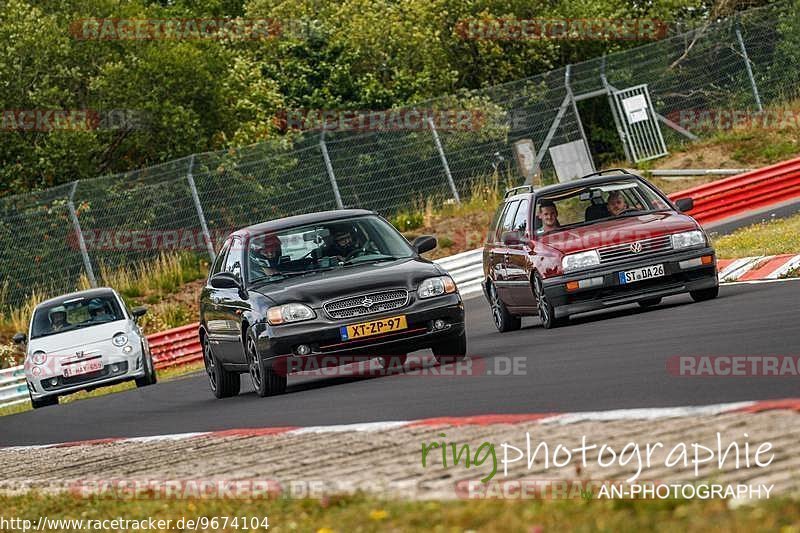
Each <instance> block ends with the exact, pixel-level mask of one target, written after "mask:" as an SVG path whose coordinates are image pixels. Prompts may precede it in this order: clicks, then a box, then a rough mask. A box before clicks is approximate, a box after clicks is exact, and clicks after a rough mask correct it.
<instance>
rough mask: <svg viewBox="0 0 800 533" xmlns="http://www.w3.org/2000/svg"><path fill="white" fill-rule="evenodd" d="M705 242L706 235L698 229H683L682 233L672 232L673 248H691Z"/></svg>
mask: <svg viewBox="0 0 800 533" xmlns="http://www.w3.org/2000/svg"><path fill="white" fill-rule="evenodd" d="M705 243H706V236H705V235H703V232H702V231H700V230H694V231H684V232H683V233H673V234H672V248H673V250H680V249H681V248H691V247H692V246H702V245H704V244H705Z"/></svg>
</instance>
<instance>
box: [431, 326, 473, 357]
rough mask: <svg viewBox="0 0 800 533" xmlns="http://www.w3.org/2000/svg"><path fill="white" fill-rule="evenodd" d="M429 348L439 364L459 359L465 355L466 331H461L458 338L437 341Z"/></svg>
mask: <svg viewBox="0 0 800 533" xmlns="http://www.w3.org/2000/svg"><path fill="white" fill-rule="evenodd" d="M431 349H432V350H433V356H434V357H435V358H436V361H437V362H438V363H439V364H440V365H443V364H447V363H456V362H458V361H461V360H463V359H464V358H465V357H466V356H467V333H466V332H462V333H461V335H459V336H458V338H456V339H451V340H449V341H446V342H442V343H439V344H437V345H435V346H432V347H431Z"/></svg>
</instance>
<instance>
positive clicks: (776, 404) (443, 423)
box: [0, 398, 800, 452]
mask: <svg viewBox="0 0 800 533" xmlns="http://www.w3.org/2000/svg"><path fill="white" fill-rule="evenodd" d="M774 410H789V411H795V412H797V413H800V398H787V399H781V400H762V401H747V402H734V403H721V404H712V405H699V406H685V407H655V408H644V409H616V410H609V411H586V412H578V413H531V414H505V415H500V414H495V415H475V416H446V417H437V418H423V419H420V420H403V421H388V422H366V423H359V424H340V425H331V426H309V427H295V426H286V427H269V428H243V429H228V430H223V431H202V432H194V433H178V434H174V435H153V436H147V437H120V438H108V439H96V440H86V441H75V442H64V443H57V444H42V445H33V446H8V447H0V452H2V451H13V450H34V449H43V448H66V447H72V446H93V445H99V444H118V443H149V442H160V441H178V440H185V439H193V438H200V437H206V438H209V437H210V438H225V437H243V438H248V437H265V436H273V435H289V436H294V435H309V434H322V433H346V432H358V433H372V432H379V431H388V430H393V429H401V428H414V427H457V426H489V425H495V424H522V423H528V424H530V423H535V424H540V425H547V424H557V425H562V426H563V425H569V424H576V423H579V422H611V421H615V420H664V419H674V418H685V417H695V416H715V415H721V414H735V413H741V414H751V413H760V412H764V411H774Z"/></svg>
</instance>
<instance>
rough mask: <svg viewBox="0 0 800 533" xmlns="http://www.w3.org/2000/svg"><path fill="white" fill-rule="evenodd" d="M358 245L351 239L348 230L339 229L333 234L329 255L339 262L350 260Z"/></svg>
mask: <svg viewBox="0 0 800 533" xmlns="http://www.w3.org/2000/svg"><path fill="white" fill-rule="evenodd" d="M358 249H359V245H358V244H357V243H356V240H355V239H354V238H353V234H352V233H351V231H350V228H339V229H337V230H336V231H335V232H334V233H333V243H332V244H331V249H330V255H331V256H333V257H336V258H337V259H339V260H340V261H345V260H347V259H352V256H353V255H354V254H355V253H356V252H357V251H358Z"/></svg>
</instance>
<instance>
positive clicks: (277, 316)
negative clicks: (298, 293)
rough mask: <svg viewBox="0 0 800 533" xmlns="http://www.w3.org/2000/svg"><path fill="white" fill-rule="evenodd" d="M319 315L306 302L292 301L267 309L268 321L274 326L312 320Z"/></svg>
mask: <svg viewBox="0 0 800 533" xmlns="http://www.w3.org/2000/svg"><path fill="white" fill-rule="evenodd" d="M316 316H317V315H316V313H314V310H313V309H311V308H310V307H309V306H307V305H305V304H298V303H291V304H283V305H278V306H276V307H270V308H269V309H268V310H267V322H269V323H270V324H271V325H273V326H277V325H279V324H289V323H290V322H302V321H303V320H311V319H312V318H315V317H316Z"/></svg>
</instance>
